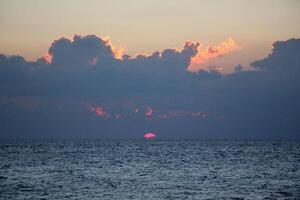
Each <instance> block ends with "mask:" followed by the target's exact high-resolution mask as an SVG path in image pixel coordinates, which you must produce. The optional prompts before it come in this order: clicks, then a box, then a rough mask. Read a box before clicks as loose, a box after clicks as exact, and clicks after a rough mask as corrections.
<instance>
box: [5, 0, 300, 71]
mask: <svg viewBox="0 0 300 200" xmlns="http://www.w3.org/2000/svg"><path fill="white" fill-rule="evenodd" d="M299 9H300V2H299V1H298V0H284V1H283V0H271V1H260V0H251V1H246V0H244V1H240V0H226V1H219V0H209V1H208V0H207V1H203V0H200V1H199V0H187V1H173V0H165V1H160V0H152V1H140V0H126V1H124V0H119V1H118V0H114V1H111V0H107V1H104V0H90V1H78V0H77V1H72V0H63V1H61V0H53V1H43V0H42V1H35V0H26V1H21V0H2V1H1V2H0V29H1V32H0V52H2V53H4V54H7V55H16V54H17V55H22V56H24V57H25V58H26V59H28V60H36V59H37V58H39V57H41V56H43V55H44V54H45V53H46V52H47V50H48V47H49V46H50V45H51V43H52V41H53V40H56V39H58V38H61V37H67V38H72V37H73V36H74V35H75V34H79V35H89V34H95V35H98V36H100V37H105V36H110V38H111V39H112V42H113V44H114V45H116V46H121V47H123V48H124V49H125V50H126V53H127V54H130V55H136V54H141V53H151V52H154V51H157V50H163V49H166V48H175V47H177V48H179V47H181V45H182V44H183V43H184V42H185V41H189V40H191V41H198V42H200V43H201V44H203V45H204V46H214V45H218V44H219V43H221V42H222V41H224V40H227V39H228V38H232V39H234V40H235V41H236V43H237V50H236V51H235V53H234V54H230V55H228V56H226V57H224V58H221V59H216V60H214V61H213V62H212V63H210V64H208V65H207V66H203V67H205V68H209V67H215V66H219V65H220V66H221V65H222V66H221V67H223V68H224V71H225V72H227V73H229V72H232V70H233V68H234V66H235V65H237V64H239V63H241V64H243V65H244V66H245V67H249V63H250V62H251V61H252V60H254V59H255V58H258V57H262V56H265V55H267V54H268V53H269V52H270V50H271V44H272V43H273V41H276V40H287V39H289V38H292V37H299V35H300V31H299V30H300V25H299V23H298V22H299V19H300V13H299V12H298V11H299ZM237 59H238V60H239V63H237Z"/></svg>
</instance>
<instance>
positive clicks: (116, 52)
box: [103, 36, 126, 60]
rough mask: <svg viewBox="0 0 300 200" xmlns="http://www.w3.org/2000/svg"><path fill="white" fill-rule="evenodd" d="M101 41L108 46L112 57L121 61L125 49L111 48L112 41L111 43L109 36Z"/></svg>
mask: <svg viewBox="0 0 300 200" xmlns="http://www.w3.org/2000/svg"><path fill="white" fill-rule="evenodd" d="M103 40H104V41H105V43H106V45H109V46H110V48H111V50H112V52H113V54H114V57H115V58H116V59H119V60H122V58H123V55H124V53H125V51H126V49H124V48H123V47H121V46H119V47H116V46H113V44H112V41H111V37H110V36H105V37H104V38H103Z"/></svg>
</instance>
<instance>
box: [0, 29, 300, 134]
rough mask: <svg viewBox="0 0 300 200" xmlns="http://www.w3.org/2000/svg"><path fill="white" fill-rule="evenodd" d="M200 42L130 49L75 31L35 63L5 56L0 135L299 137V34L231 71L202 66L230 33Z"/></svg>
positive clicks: (1, 60) (227, 47)
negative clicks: (248, 67)
mask: <svg viewBox="0 0 300 200" xmlns="http://www.w3.org/2000/svg"><path fill="white" fill-rule="evenodd" d="M204 49H205V50H203V48H201V45H200V43H197V42H186V43H185V44H184V45H183V46H182V48H180V49H165V50H163V51H157V52H153V53H152V54H150V55H137V56H134V57H132V56H130V55H126V54H125V52H124V50H123V49H122V48H116V47H113V46H112V43H111V41H110V40H109V39H108V38H99V37H97V36H95V35H88V36H83V37H82V36H77V35H76V36H74V38H73V39H72V40H70V39H67V38H61V39H58V40H56V41H54V42H53V43H52V45H51V47H50V48H49V51H48V52H47V54H46V55H45V56H43V57H42V58H40V59H38V60H37V61H35V62H29V61H26V60H25V59H24V58H23V57H21V56H6V55H3V54H1V55H0V121H1V123H0V132H1V134H0V137H1V138H9V137H16V138H20V137H21V138H22V137H97V138H142V137H143V134H144V133H145V132H157V133H159V134H158V135H159V137H161V138H300V136H299V133H300V128H299V126H298V125H297V122H298V119H300V114H299V113H300V103H299V102H300V95H299V92H298V91H300V81H299V80H300V79H299V78H300V72H299V67H300V60H299V58H300V55H299V52H300V39H291V40H288V41H278V42H275V43H274V44H273V50H272V52H271V53H270V55H269V56H268V57H266V58H263V59H261V60H257V61H254V62H253V63H252V64H253V66H254V67H255V68H256V70H255V71H244V70H243V69H242V66H239V65H238V66H237V67H236V71H235V72H234V73H233V74H229V75H224V74H222V73H221V72H220V71H219V70H210V71H207V70H203V69H201V66H203V64H205V63H206V62H208V61H209V60H210V59H214V58H217V57H219V56H223V55H225V54H227V53H230V52H232V51H234V50H235V49H236V43H235V42H234V40H232V39H229V40H227V41H225V42H223V43H221V44H220V45H217V46H215V47H208V48H204ZM191 71H193V72H191ZM124 132H125V133H126V134H124Z"/></svg>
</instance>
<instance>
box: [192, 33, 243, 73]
mask: <svg viewBox="0 0 300 200" xmlns="http://www.w3.org/2000/svg"><path fill="white" fill-rule="evenodd" d="M236 49H237V44H236V42H235V41H234V40H233V39H232V38H229V39H228V40H225V41H224V42H222V43H221V44H219V45H217V46H214V47H211V46H209V47H207V48H206V50H203V49H202V48H201V46H198V49H197V50H198V52H197V54H196V55H195V56H194V57H192V58H191V62H190V65H189V66H188V68H187V69H188V71H191V72H197V71H199V70H201V69H203V65H205V64H207V63H208V62H209V61H211V60H212V59H214V58H217V57H220V56H223V55H226V54H228V53H231V52H233V51H234V50H236Z"/></svg>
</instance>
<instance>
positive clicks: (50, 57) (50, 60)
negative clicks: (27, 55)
mask: <svg viewBox="0 0 300 200" xmlns="http://www.w3.org/2000/svg"><path fill="white" fill-rule="evenodd" d="M43 58H44V59H45V61H46V63H48V64H51V62H52V55H51V54H50V53H48V52H47V53H46V54H45V55H44V56H43Z"/></svg>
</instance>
